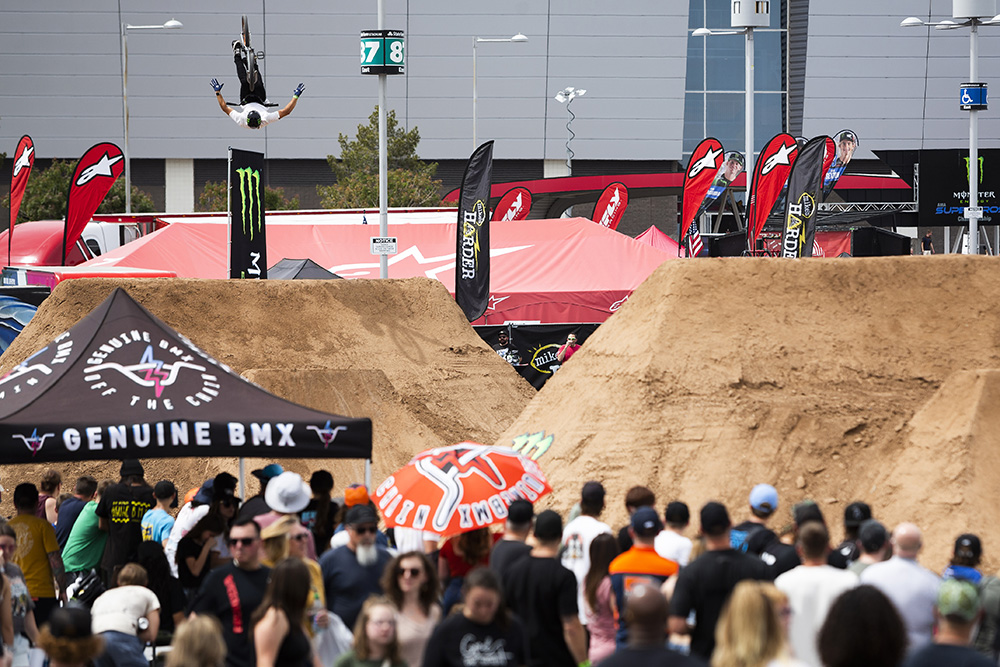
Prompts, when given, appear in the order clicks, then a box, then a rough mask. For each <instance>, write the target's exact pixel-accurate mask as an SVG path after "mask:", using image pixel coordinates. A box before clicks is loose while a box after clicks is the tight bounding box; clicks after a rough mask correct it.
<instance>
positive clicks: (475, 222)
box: [455, 141, 493, 322]
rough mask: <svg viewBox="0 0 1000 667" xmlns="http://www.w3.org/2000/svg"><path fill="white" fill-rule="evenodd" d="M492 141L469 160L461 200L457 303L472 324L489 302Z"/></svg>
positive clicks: (456, 283)
mask: <svg viewBox="0 0 1000 667" xmlns="http://www.w3.org/2000/svg"><path fill="white" fill-rule="evenodd" d="M492 185H493V142H492V141H487V142H486V143H485V144H483V145H482V146H480V147H479V148H477V149H476V150H475V152H474V153H473V154H472V157H470V158H469V162H468V164H466V165H465V174H464V175H463V176H462V190H461V194H460V195H459V197H458V234H457V236H458V239H457V242H456V249H455V253H456V254H455V301H456V302H457V303H458V305H459V307H460V308H461V309H462V312H464V313H465V316H466V317H467V318H468V320H469V321H470V322H472V321H473V320H477V319H479V318H480V317H482V315H483V313H485V312H486V306H487V304H488V303H489V299H490V211H489V204H490V188H491V187H492Z"/></svg>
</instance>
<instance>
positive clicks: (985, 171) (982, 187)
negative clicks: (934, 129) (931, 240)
mask: <svg viewBox="0 0 1000 667" xmlns="http://www.w3.org/2000/svg"><path fill="white" fill-rule="evenodd" d="M919 160H920V176H921V179H920V202H919V213H918V221H919V223H920V225H921V226H925V225H926V226H930V225H967V224H968V220H966V219H965V218H964V217H963V215H964V210H965V207H966V206H968V205H969V150H968V148H966V149H958V148H946V149H936V150H922V151H920V157H919ZM977 174H978V176H979V197H978V199H977V200H976V203H977V204H978V205H979V206H982V207H983V219H982V220H980V221H979V224H981V225H995V224H996V220H998V219H1000V217H998V214H1000V150H997V149H994V148H980V149H979V164H978V169H977Z"/></svg>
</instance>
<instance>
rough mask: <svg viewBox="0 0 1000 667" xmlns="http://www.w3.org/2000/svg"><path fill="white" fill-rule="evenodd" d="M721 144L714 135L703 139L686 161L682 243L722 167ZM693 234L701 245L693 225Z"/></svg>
mask: <svg viewBox="0 0 1000 667" xmlns="http://www.w3.org/2000/svg"><path fill="white" fill-rule="evenodd" d="M723 153H724V151H723V150H722V144H721V143H719V140H718V139H716V138H714V137H709V138H707V139H705V140H703V141H702V142H701V143H700V144H698V146H697V147H696V148H695V149H694V152H693V153H691V159H690V160H689V161H688V168H687V171H685V172H684V194H683V203H682V204H681V232H680V238H679V239H678V241H680V243H682V244H683V243H684V242H685V241H688V240H689V239H688V236H689V234H688V232H689V229H690V227H691V223H693V222H694V219H695V217H696V216H695V214H696V213H697V212H698V210H699V209H700V208H701V203H702V202H703V201H704V200H705V196H706V195H707V194H708V190H709V188H711V186H712V182H713V181H714V180H715V177H716V175H717V174H718V173H719V168H720V167H722V156H723ZM694 234H695V235H696V236H697V237H698V238H697V242H698V245H699V246H700V245H701V236H700V235H699V234H698V229H697V227H695V230H694ZM689 249H690V248H689Z"/></svg>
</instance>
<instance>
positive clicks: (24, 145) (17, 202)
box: [7, 135, 35, 264]
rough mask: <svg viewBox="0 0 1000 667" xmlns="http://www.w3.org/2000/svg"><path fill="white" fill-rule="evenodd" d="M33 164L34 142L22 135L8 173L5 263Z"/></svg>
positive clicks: (8, 255)
mask: <svg viewBox="0 0 1000 667" xmlns="http://www.w3.org/2000/svg"><path fill="white" fill-rule="evenodd" d="M34 164H35V144H34V142H33V141H31V137H29V136H28V135H24V136H23V137H21V140H20V141H19V142H17V150H16V151H14V168H13V170H12V171H11V175H10V222H9V224H8V226H7V263H8V264H10V240H11V239H12V238H13V237H14V225H15V224H17V212H18V211H19V210H20V209H21V200H23V199H24V190H25V188H27V187H28V176H29V175H30V174H31V167H32V166H33V165H34Z"/></svg>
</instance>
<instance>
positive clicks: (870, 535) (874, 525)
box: [858, 519, 889, 553]
mask: <svg viewBox="0 0 1000 667" xmlns="http://www.w3.org/2000/svg"><path fill="white" fill-rule="evenodd" d="M858 539H859V540H860V541H861V548H863V549H864V550H865V551H867V552H868V553H874V552H876V551H878V550H879V549H881V548H882V547H883V546H885V543H886V542H887V541H888V540H889V531H887V530H886V529H885V526H883V525H882V524H881V523H879V522H878V521H876V520H875V519H868V520H867V521H863V522H862V523H861V527H860V528H858Z"/></svg>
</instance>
